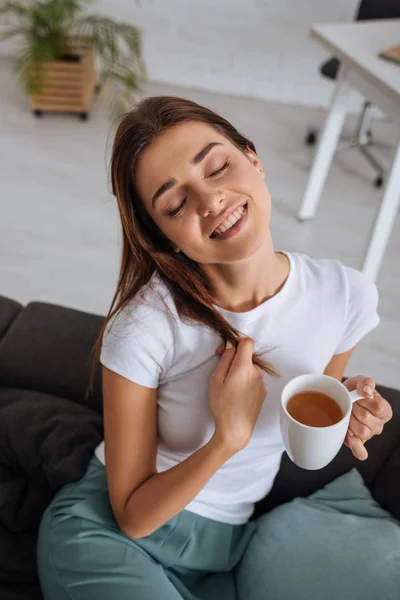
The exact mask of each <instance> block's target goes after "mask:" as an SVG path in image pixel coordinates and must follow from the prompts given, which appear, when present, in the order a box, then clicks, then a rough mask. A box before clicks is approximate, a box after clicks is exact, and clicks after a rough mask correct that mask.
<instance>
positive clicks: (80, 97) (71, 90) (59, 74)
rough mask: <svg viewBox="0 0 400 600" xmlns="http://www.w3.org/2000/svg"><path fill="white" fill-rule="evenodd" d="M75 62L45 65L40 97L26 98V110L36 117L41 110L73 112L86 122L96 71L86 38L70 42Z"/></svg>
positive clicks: (56, 62)
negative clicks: (27, 102)
mask: <svg viewBox="0 0 400 600" xmlns="http://www.w3.org/2000/svg"><path fill="white" fill-rule="evenodd" d="M70 47H71V48H72V49H73V52H74V56H75V57H76V58H75V60H71V59H70V60H55V61H52V62H50V63H48V64H47V65H46V75H45V77H46V79H45V84H44V88H43V91H42V93H41V94H40V95H32V94H31V95H30V96H29V99H30V107H31V109H32V111H33V113H34V114H35V115H36V116H37V117H40V116H42V114H43V112H44V111H52V112H53V111H57V112H75V113H78V114H79V115H80V117H81V118H82V119H87V117H88V109H89V105H90V103H91V100H92V97H93V92H94V90H95V88H96V68H95V58H94V54H93V48H92V44H91V41H90V40H89V39H77V40H74V41H71V42H70Z"/></svg>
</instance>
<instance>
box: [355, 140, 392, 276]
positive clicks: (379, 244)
mask: <svg viewBox="0 0 400 600" xmlns="http://www.w3.org/2000/svg"><path fill="white" fill-rule="evenodd" d="M399 204H400V142H399V145H398V146H397V152H396V156H395V158H394V161H393V164H392V168H391V171H390V176H389V179H388V182H387V185H386V187H385V192H384V195H383V198H382V203H381V207H380V209H379V214H378V218H377V219H376V222H375V225H374V229H373V232H372V237H371V239H370V242H369V246H368V250H367V253H366V255H365V259H364V265H363V269H362V270H363V272H364V273H365V274H366V275H368V276H369V277H371V279H373V280H375V279H376V277H377V275H378V272H379V268H380V266H381V263H382V259H383V255H384V253H385V250H386V246H387V245H388V242H389V237H390V233H391V231H392V228H393V225H394V222H395V220H396V217H397V212H398V208H399Z"/></svg>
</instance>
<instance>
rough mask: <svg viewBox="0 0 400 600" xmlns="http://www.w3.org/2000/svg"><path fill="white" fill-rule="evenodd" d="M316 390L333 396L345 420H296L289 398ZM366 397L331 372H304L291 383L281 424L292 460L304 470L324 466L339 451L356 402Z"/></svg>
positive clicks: (284, 394)
mask: <svg viewBox="0 0 400 600" xmlns="http://www.w3.org/2000/svg"><path fill="white" fill-rule="evenodd" d="M306 391H314V392H321V393H323V394H326V395H327V396H330V397H331V398H333V399H334V400H336V402H337V403H338V404H339V406H340V408H341V409H342V412H343V419H342V420H341V421H339V422H338V423H335V424H334V425H330V426H329V427H310V426H309V425H303V424H302V423H299V422H298V421H296V419H294V418H293V417H292V416H291V415H290V414H289V413H288V411H287V410H286V406H287V403H288V401H289V400H290V398H291V397H292V396H294V395H295V394H298V393H299V392H306ZM361 398H362V396H360V395H359V394H357V392H356V391H354V392H349V391H348V390H347V388H346V387H345V386H344V385H343V384H342V383H340V381H338V380H337V379H334V378H333V377H329V376H328V375H313V374H310V375H300V376H299V377H295V378H294V379H292V380H291V381H289V383H287V384H286V385H285V387H284V389H283V392H282V397H281V411H280V425H281V434H282V438H283V443H284V445H285V449H286V452H287V453H288V455H289V457H290V458H291V460H292V461H293V462H294V463H295V464H296V465H298V466H299V467H302V468H303V469H309V470H316V469H322V468H323V467H325V466H326V465H327V464H329V463H330V462H331V460H333V459H334V458H335V456H336V454H337V453H338V452H339V450H340V448H341V447H342V445H343V442H344V440H345V437H346V433H347V429H348V427H349V421H350V415H351V409H352V404H353V402H356V401H357V400H360V399H361Z"/></svg>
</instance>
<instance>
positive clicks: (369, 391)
mask: <svg viewBox="0 0 400 600" xmlns="http://www.w3.org/2000/svg"><path fill="white" fill-rule="evenodd" d="M363 392H365V393H366V394H368V396H373V395H374V390H373V389H372V387H371V386H370V385H364V387H363Z"/></svg>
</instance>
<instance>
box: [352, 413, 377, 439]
mask: <svg viewBox="0 0 400 600" xmlns="http://www.w3.org/2000/svg"><path fill="white" fill-rule="evenodd" d="M349 430H350V431H351V433H352V434H353V435H355V436H356V437H358V438H359V439H360V440H361V443H362V444H365V442H367V441H368V440H369V439H371V438H372V436H373V433H372V431H371V429H370V428H369V427H368V426H367V425H364V423H361V421H359V420H358V419H357V417H355V416H354V415H351V417H350V423H349Z"/></svg>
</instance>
